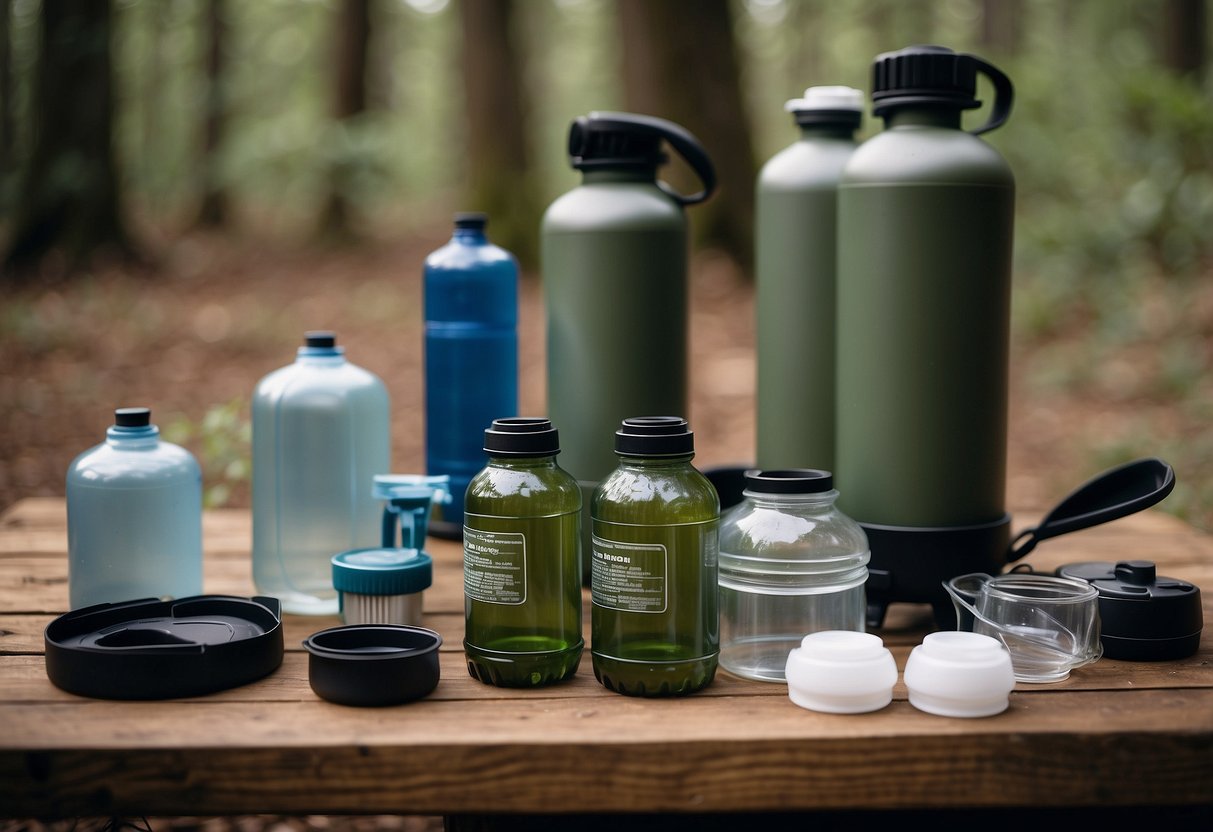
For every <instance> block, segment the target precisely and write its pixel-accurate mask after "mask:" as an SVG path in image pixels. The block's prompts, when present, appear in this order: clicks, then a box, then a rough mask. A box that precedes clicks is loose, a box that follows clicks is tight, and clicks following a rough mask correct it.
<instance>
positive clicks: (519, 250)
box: [459, 0, 540, 272]
mask: <svg viewBox="0 0 1213 832" xmlns="http://www.w3.org/2000/svg"><path fill="white" fill-rule="evenodd" d="M514 12H515V6H514V3H513V0H460V3H459V20H460V27H461V30H462V34H463V46H462V50H461V52H460V62H461V66H462V70H463V84H464V96H463V97H464V104H465V116H466V120H467V121H466V123H467V159H466V163H465V164H466V170H467V181H466V186H465V192H464V193H465V195H464V199H465V200H466V201H467V204H466V206H465V209H464V210H469V211H483V212H485V213H486V214H488V216H489V234H490V235H491V237H492V239H493V240H494V242H496V243H497V244H498V245H500V246H502V247H504V248H506V249H509V250H510V251H511V252H512V253H513V254H514V255H515V256H516V257H517V258H518V261H519V264H520V266H521V267H522V268H523V270H524V271H528V272H529V271H531V270H532V268H533V267H534V266H535V264H536V260H537V257H538V225H539V215H540V207H539V200H538V189H537V187H536V185H535V181H534V180H535V175H536V174H535V171H533V170H532V169H531V165H530V147H529V144H528V142H527V134H526V127H527V123H528V118H527V116H528V111H527V98H526V95H525V90H524V87H523V82H522V78H523V73H522V65H521V61H520V59H519V55H518V50H517V49H516V48H515V46H514V40H513V20H514Z"/></svg>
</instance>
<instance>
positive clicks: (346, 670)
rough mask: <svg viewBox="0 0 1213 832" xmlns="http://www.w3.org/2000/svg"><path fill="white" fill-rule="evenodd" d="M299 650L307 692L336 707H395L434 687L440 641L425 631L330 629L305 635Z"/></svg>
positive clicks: (357, 627)
mask: <svg viewBox="0 0 1213 832" xmlns="http://www.w3.org/2000/svg"><path fill="white" fill-rule="evenodd" d="M303 646H304V648H305V649H306V650H307V651H308V653H309V654H310V655H309V657H308V682H309V683H310V684H311V686H312V690H313V691H314V692H315V693H316V695H317V696H319V697H320V698H321V699H327V700H328V701H329V702H336V703H337V704H339V705H357V706H362V707H381V706H384V705H400V704H403V703H405V702H412V701H413V700H415V699H421V698H422V697H424V696H427V695H429V693H430V692H431V691H433V690H434V688H436V687H437V686H438V676H439V671H438V648H439V647H440V646H442V636H440V635H439V634H438V633H436V632H435V631H433V630H429V629H426V628H425V627H410V626H404V625H396V624H373V625H349V626H345V627H332V628H330V629H327V630H321V631H320V632H318V633H313V634H312V635H310V636H308V637H307V638H306V639H304V640H303Z"/></svg>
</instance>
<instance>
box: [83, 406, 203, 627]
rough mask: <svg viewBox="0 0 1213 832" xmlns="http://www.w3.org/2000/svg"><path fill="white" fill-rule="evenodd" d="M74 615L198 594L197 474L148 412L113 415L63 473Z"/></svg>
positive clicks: (127, 409) (188, 455) (192, 461)
mask: <svg viewBox="0 0 1213 832" xmlns="http://www.w3.org/2000/svg"><path fill="white" fill-rule="evenodd" d="M67 549H68V592H69V596H70V604H71V608H72V609H79V608H81V607H88V606H92V605H93V604H103V603H114V602H119V601H134V600H137V599H141V598H186V597H189V596H191V595H201V594H202V471H201V469H200V468H199V467H198V462H197V460H195V459H194V456H193V455H192V454H191V453H190V452H189V451H187V450H186V449H185V448H182V447H180V446H178V445H174V444H172V443H171V442H164V441H162V440H161V439H160V430H159V428H157V427H156V426H155V425H153V424H152V422H151V411H150V410H149V409H148V408H146V407H124V408H119V409H118V410H115V411H114V424H113V425H112V426H111V427H110V428H109V429H108V430H106V432H105V442H104V443H102V444H100V445H97V446H95V447H92V448H90V449H88V450H87V451H85V452H84V453H82V454H80V455H79V456H77V457H76V458H75V460H73V461H72V464H71V465H70V466H69V467H68V469H67Z"/></svg>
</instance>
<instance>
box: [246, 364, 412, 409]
mask: <svg viewBox="0 0 1213 832" xmlns="http://www.w3.org/2000/svg"><path fill="white" fill-rule="evenodd" d="M320 394H324V395H335V396H345V397H351V398H353V397H357V398H362V399H366V400H368V401H372V402H376V403H381V404H386V403H387V400H388V393H387V386H386V385H385V384H384V383H383V380H382V379H381V378H379V376H378V375H376V374H375V373H373V372H371V371H370V370H367V369H365V368H363V367H359V366H358V365H356V364H351V363H350V362H348V361H345V362H341V363H333V364H329V363H315V364H312V363H305V362H297V363H295V364H288V365H287V366H285V367H280V368H279V369H277V370H274V371H273V372H271V373H269V374H267V375H266V376H264V377H263V378H262V379H261V380H260V381H259V382H258V383H257V386H256V388H255V390H254V392H253V403H254V404H255V405H264V404H266V403H268V402H271V401H280V400H282V399H284V398H291V399H294V398H296V397H299V398H308V397H312V396H315V395H320Z"/></svg>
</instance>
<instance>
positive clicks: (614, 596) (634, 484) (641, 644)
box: [590, 416, 720, 696]
mask: <svg viewBox="0 0 1213 832" xmlns="http://www.w3.org/2000/svg"><path fill="white" fill-rule="evenodd" d="M615 453H616V455H617V456H618V457H619V466H618V467H617V468H616V469H615V470H614V471H613V472H612V473H610V474H609V475H608V476H607V477H606V479H604V480H603V481H602V482H601V483H600V484H599V485H598V487H597V489H595V491H594V499H593V505H592V508H591V516H592V517H593V524H594V530H593V552H592V554H591V557H590V564H591V577H590V586H591V590H592V599H593V607H592V609H591V617H590V621H591V642H592V644H591V647H592V651H591V652H592V655H593V662H594V676H595V677H596V678H597V679H598V681H599V682H601V683H602V684H603V685H604V686H605V687H606V688H608V689H609V690H613V691H616V692H618V693H624V694H629V695H633V696H676V695H681V694H688V693H694V692H695V691H697V690H700V689H702V688H704V687H706V686H707V685H708V684H710V683H711V681H712V679H713V677H714V676H715V674H716V662H717V654H718V653H719V647H720V626H719V615H718V611H717V577H716V569H717V567H716V561H717V533H718V531H719V529H718V524H719V521H720V498H719V496H718V495H717V493H716V489H715V488H714V487H713V486H712V483H711V482H710V481H709V480H708V478H707V477H705V476H704V475H703V474H702V473H700V472H699V471H698V470H696V469H695V468H694V466H692V465H691V459H692V458H693V457H694V455H695V443H694V434H693V433H692V432H691V430H690V427H689V426H688V425H687V421H686V420H685V419H683V418H680V417H677V416H649V417H639V418H631V419H624V420H623V424H622V426H621V427H620V429H619V430H618V431H616V433H615Z"/></svg>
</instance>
